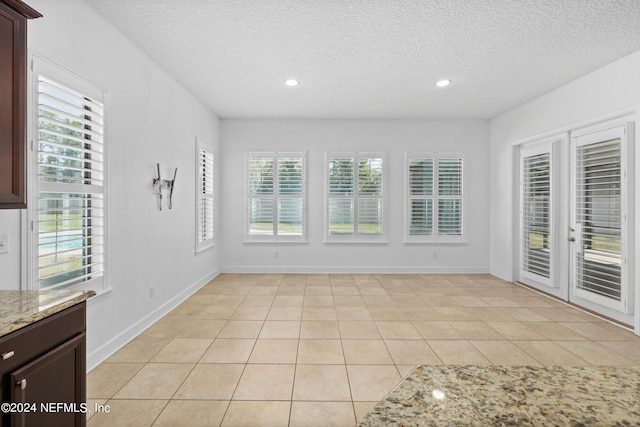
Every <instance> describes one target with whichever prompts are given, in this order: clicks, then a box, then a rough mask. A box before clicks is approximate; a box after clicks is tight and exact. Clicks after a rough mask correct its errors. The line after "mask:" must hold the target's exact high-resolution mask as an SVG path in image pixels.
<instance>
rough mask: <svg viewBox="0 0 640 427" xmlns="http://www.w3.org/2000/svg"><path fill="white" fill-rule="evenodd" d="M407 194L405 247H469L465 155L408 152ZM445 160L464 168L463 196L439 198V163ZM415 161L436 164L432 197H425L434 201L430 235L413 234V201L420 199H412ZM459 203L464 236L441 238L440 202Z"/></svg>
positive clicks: (406, 157) (434, 165)
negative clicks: (455, 162) (453, 200)
mask: <svg viewBox="0 0 640 427" xmlns="http://www.w3.org/2000/svg"><path fill="white" fill-rule="evenodd" d="M404 157H405V161H404V165H405V172H404V181H405V190H404V198H405V201H404V212H405V213H404V244H405V245H416V244H417V245H420V244H466V243H467V233H466V230H467V226H466V222H467V215H466V205H467V201H466V174H467V165H466V161H465V155H464V153H462V152H439V151H430V152H405V156H404ZM445 159H459V160H460V165H461V169H462V171H461V183H460V195H440V194H439V193H440V192H439V181H440V180H439V162H440V161H441V160H445ZM412 160H431V161H432V162H433V180H432V182H433V186H432V194H431V195H430V196H424V198H428V199H431V200H432V201H433V202H432V218H431V224H432V232H431V234H430V235H423V234H411V217H412V210H411V201H412V200H415V199H417V197H415V198H414V197H412V195H411V174H410V168H411V161H412ZM452 199H455V200H460V201H461V204H462V209H461V215H462V219H461V221H460V226H461V230H462V233H461V234H460V235H450V234H439V231H438V225H439V217H440V210H439V202H440V201H441V200H452Z"/></svg>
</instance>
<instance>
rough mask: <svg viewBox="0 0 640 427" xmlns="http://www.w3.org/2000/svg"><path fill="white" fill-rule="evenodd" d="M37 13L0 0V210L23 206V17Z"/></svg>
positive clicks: (18, 3) (9, 0) (17, 2)
mask: <svg viewBox="0 0 640 427" xmlns="http://www.w3.org/2000/svg"><path fill="white" fill-rule="evenodd" d="M41 16H42V15H41V14H40V13H38V12H37V11H35V10H34V9H32V8H31V7H29V6H27V5H26V4H25V3H23V2H22V1H20V0H0V209H16V208H18V209H19V208H26V207H27V203H26V197H27V194H26V187H27V181H26V170H27V168H26V165H27V164H26V157H27V151H26V133H27V19H32V18H39V17H41Z"/></svg>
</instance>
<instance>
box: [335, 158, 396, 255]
mask: <svg viewBox="0 0 640 427" xmlns="http://www.w3.org/2000/svg"><path fill="white" fill-rule="evenodd" d="M327 173H328V183H327V184H328V190H327V241H328V242H376V241H378V242H380V241H383V240H384V238H385V233H386V230H385V226H384V156H383V155H382V153H329V154H328V155H327Z"/></svg>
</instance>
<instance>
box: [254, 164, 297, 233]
mask: <svg viewBox="0 0 640 427" xmlns="http://www.w3.org/2000/svg"><path fill="white" fill-rule="evenodd" d="M247 173H248V180H247V181H248V183H247V185H248V201H247V203H248V209H247V217H248V221H247V233H246V234H247V241H253V242H260V241H262V242H274V241H280V242H286V241H304V239H305V237H306V224H305V197H306V194H305V193H306V189H305V156H304V153H249V154H248V156H247Z"/></svg>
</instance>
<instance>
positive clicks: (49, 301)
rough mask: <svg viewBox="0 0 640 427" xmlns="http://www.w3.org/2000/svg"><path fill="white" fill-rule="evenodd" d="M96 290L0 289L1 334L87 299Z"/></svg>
mask: <svg viewBox="0 0 640 427" xmlns="http://www.w3.org/2000/svg"><path fill="white" fill-rule="evenodd" d="M95 294H96V293H95V292H94V291H69V290H67V291H64V290H63V291H56V290H48V291H2V290H0V336H4V335H7V334H8V333H10V332H13V331H15V330H18V329H20V328H23V327H25V326H28V325H30V324H32V323H34V322H37V321H38V320H41V319H44V318H45V317H48V316H51V315H52V314H55V313H58V312H60V311H62V310H64V309H66V308H69V307H71V306H74V305H76V304H79V303H81V302H83V301H86V300H87V299H89V298H90V297H92V296H94V295H95Z"/></svg>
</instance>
